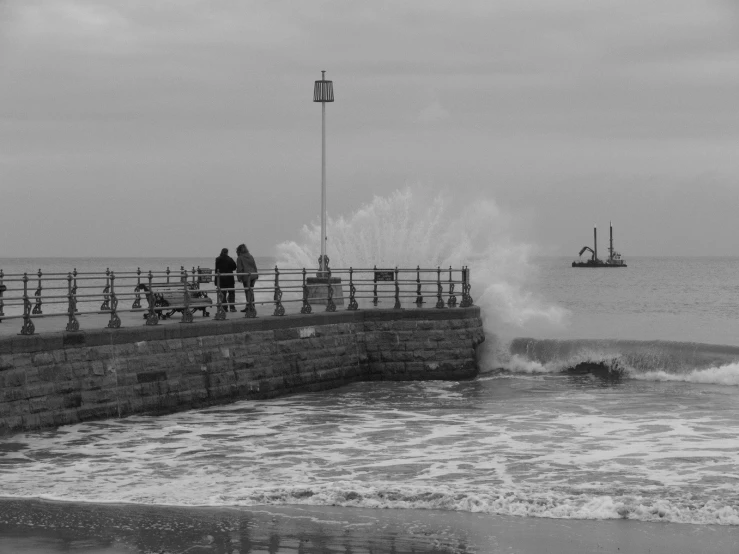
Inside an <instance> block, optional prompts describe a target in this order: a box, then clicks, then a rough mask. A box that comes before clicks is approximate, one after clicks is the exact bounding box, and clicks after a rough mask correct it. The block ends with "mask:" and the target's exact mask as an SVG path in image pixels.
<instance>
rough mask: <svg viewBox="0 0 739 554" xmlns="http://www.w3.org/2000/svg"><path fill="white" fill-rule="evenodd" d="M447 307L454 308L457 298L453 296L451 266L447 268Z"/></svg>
mask: <svg viewBox="0 0 739 554" xmlns="http://www.w3.org/2000/svg"><path fill="white" fill-rule="evenodd" d="M446 303H447V306H449V307H450V308H455V307H456V306H457V297H456V296H454V280H453V279H452V266H449V299H448V300H447V302H446Z"/></svg>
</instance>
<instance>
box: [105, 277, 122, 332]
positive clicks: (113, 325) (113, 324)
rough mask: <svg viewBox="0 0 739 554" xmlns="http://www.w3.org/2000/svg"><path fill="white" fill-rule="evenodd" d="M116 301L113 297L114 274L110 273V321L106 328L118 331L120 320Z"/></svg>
mask: <svg viewBox="0 0 739 554" xmlns="http://www.w3.org/2000/svg"><path fill="white" fill-rule="evenodd" d="M117 309H118V299H117V298H116V296H115V272H114V271H111V272H110V321H108V327H109V328H110V329H118V328H119V327H120V326H121V318H120V317H118V312H117V311H116V310H117Z"/></svg>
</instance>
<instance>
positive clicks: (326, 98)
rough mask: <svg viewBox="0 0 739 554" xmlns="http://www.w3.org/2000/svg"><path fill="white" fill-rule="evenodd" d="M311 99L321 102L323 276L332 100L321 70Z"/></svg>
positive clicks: (321, 269)
mask: <svg viewBox="0 0 739 554" xmlns="http://www.w3.org/2000/svg"><path fill="white" fill-rule="evenodd" d="M313 101H314V102H320V103H321V257H320V258H318V266H319V269H318V271H319V276H321V277H324V276H325V275H326V271H327V269H328V258H327V257H326V102H333V101H334V84H333V81H327V80H326V72H325V71H321V80H320V81H316V85H315V87H314V89H313Z"/></svg>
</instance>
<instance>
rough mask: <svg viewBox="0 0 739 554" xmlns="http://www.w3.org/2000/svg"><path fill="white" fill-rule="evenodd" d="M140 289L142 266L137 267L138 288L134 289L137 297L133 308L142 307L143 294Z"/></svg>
mask: <svg viewBox="0 0 739 554" xmlns="http://www.w3.org/2000/svg"><path fill="white" fill-rule="evenodd" d="M140 290H141V268H140V267H139V268H137V269H136V288H135V289H134V292H135V293H136V298H135V299H134V301H133V304H131V309H132V310H134V309H136V308H140V307H141V295H140V294H139V291H140Z"/></svg>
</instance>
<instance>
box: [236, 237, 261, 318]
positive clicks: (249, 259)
mask: <svg viewBox="0 0 739 554" xmlns="http://www.w3.org/2000/svg"><path fill="white" fill-rule="evenodd" d="M236 254H237V255H238V258H236V273H251V276H250V277H249V278H247V276H246V275H239V276H238V279H239V281H241V282H242V283H243V284H244V294H246V303H247V304H248V303H249V302H254V288H253V287H254V283H255V281H256V280H257V279H259V275H258V272H259V270H258V269H257V263H256V262H255V261H254V256H252V255H251V254H249V249H248V248H247V247H246V245H245V244H239V246H238V247H237V248H236ZM241 311H242V312H245V311H246V308H244V309H243V310H241Z"/></svg>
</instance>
